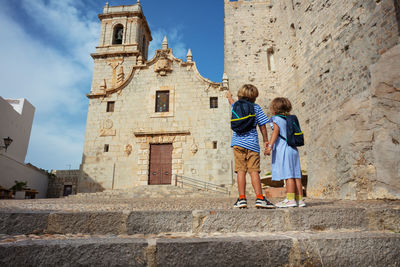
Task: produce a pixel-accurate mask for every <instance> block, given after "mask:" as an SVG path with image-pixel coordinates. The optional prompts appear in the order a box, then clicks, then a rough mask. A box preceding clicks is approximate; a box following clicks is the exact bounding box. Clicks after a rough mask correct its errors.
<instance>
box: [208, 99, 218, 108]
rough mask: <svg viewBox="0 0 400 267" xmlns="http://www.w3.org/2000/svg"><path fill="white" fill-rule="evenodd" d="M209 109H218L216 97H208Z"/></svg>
mask: <svg viewBox="0 0 400 267" xmlns="http://www.w3.org/2000/svg"><path fill="white" fill-rule="evenodd" d="M210 108H218V97H210Z"/></svg>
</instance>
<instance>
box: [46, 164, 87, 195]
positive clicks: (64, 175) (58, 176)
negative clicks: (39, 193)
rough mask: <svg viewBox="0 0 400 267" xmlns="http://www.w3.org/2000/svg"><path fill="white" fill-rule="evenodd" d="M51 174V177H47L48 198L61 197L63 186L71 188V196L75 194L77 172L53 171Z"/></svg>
mask: <svg viewBox="0 0 400 267" xmlns="http://www.w3.org/2000/svg"><path fill="white" fill-rule="evenodd" d="M51 173H52V174H53V175H49V186H48V188H47V197H48V198H60V197H63V196H64V187H65V186H72V192H71V195H75V194H76V193H77V191H78V188H77V186H78V178H79V170H54V171H52V172H51Z"/></svg>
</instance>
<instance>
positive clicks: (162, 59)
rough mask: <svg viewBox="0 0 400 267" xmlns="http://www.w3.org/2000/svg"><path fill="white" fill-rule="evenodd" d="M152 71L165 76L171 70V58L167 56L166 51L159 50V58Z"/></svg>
mask: <svg viewBox="0 0 400 267" xmlns="http://www.w3.org/2000/svg"><path fill="white" fill-rule="evenodd" d="M154 71H155V72H157V73H158V74H159V75H160V76H165V75H167V74H168V73H170V72H171V71H172V60H171V59H169V58H168V53H167V52H166V51H161V52H160V54H159V59H158V61H157V63H156V64H155V66H154Z"/></svg>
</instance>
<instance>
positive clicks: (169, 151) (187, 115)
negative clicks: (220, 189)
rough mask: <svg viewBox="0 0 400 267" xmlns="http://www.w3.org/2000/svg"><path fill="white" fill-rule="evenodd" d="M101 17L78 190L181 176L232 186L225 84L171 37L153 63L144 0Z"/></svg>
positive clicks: (161, 181) (167, 180)
mask: <svg viewBox="0 0 400 267" xmlns="http://www.w3.org/2000/svg"><path fill="white" fill-rule="evenodd" d="M99 18H100V21H101V33H100V40H99V46H98V47H97V49H96V53H94V54H92V57H93V59H94V73H93V83H92V88H91V92H90V93H89V94H88V95H87V97H88V98H89V111H88V117H87V127H86V134H85V144H84V155H83V160H82V165H81V176H80V179H79V185H78V189H79V192H96V191H102V190H104V189H124V188H131V187H135V186H138V185H152V184H173V183H174V180H175V177H176V175H184V176H187V177H190V178H194V179H197V180H201V181H207V182H210V183H213V184H217V185H221V184H223V185H226V184H232V160H231V151H230V138H231V130H230V127H229V119H230V109H229V106H228V104H227V101H226V98H225V93H226V90H227V88H226V86H223V84H221V83H214V82H211V81H209V80H208V79H205V78H203V77H202V76H201V75H200V73H199V72H198V70H197V68H196V64H195V62H194V61H193V56H192V54H191V51H190V50H189V51H188V54H187V57H186V59H185V60H182V59H178V58H176V57H175V56H174V55H173V51H172V49H171V48H169V47H168V41H167V39H166V38H165V39H164V41H163V43H162V47H160V49H159V50H157V51H156V53H155V55H154V57H153V58H152V59H148V58H147V57H148V46H149V42H150V41H151V40H152V37H151V31H150V29H149V27H148V25H147V21H146V18H145V16H144V15H143V12H142V10H141V5H140V3H139V2H138V3H137V4H135V5H131V6H116V7H111V6H108V5H106V6H105V8H104V11H103V13H102V14H100V15H99Z"/></svg>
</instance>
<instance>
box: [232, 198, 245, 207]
mask: <svg viewBox="0 0 400 267" xmlns="http://www.w3.org/2000/svg"><path fill="white" fill-rule="evenodd" d="M233 207H234V208H239V209H245V208H247V200H246V199H245V198H242V199H237V200H236V203H235V204H233Z"/></svg>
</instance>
